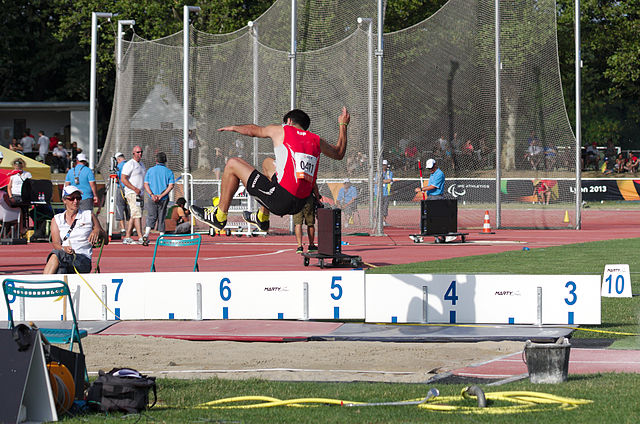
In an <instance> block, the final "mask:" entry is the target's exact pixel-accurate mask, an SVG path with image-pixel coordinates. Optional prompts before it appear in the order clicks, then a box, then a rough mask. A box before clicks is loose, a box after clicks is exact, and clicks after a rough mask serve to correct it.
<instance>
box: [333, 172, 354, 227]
mask: <svg viewBox="0 0 640 424" xmlns="http://www.w3.org/2000/svg"><path fill="white" fill-rule="evenodd" d="M343 183H344V185H343V186H342V187H341V188H340V191H338V197H337V198H336V206H338V207H339V208H340V209H342V213H344V217H345V219H344V221H343V222H344V227H345V228H347V227H349V224H353V214H354V213H355V211H356V208H357V205H358V204H357V203H356V202H357V200H358V190H357V189H356V188H355V187H354V186H353V185H352V184H351V181H350V180H349V178H345V179H344V181H343Z"/></svg>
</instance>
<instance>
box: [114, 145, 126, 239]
mask: <svg viewBox="0 0 640 424" xmlns="http://www.w3.org/2000/svg"><path fill="white" fill-rule="evenodd" d="M113 157H114V158H115V159H116V162H117V163H118V164H117V165H116V175H117V176H118V187H117V188H116V192H115V194H114V200H115V219H116V221H118V222H119V223H120V233H121V237H122V239H124V235H125V232H126V228H127V227H126V225H125V221H128V220H129V210H128V209H127V201H126V200H125V198H124V184H122V168H123V167H124V164H125V163H127V161H126V160H125V158H124V153H122V152H116V154H115V155H113Z"/></svg>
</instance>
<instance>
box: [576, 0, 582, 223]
mask: <svg viewBox="0 0 640 424" xmlns="http://www.w3.org/2000/svg"><path fill="white" fill-rule="evenodd" d="M575 8H576V10H575V13H576V16H575V18H574V19H575V21H576V22H575V25H576V30H575V42H576V230H579V229H581V228H582V210H581V209H580V207H581V205H582V170H581V169H580V168H581V166H580V147H581V146H582V113H581V111H580V109H581V108H580V102H581V91H580V72H581V68H582V54H581V52H580V0H576V6H575Z"/></svg>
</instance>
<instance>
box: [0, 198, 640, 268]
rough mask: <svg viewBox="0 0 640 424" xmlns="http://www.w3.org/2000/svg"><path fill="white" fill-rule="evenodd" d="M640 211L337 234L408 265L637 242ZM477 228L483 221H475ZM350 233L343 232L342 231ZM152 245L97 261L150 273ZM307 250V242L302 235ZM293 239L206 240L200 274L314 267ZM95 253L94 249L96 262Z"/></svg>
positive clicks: (15, 259) (44, 248)
mask: <svg viewBox="0 0 640 424" xmlns="http://www.w3.org/2000/svg"><path fill="white" fill-rule="evenodd" d="M638 222H640V210H618V211H616V210H586V211H585V212H584V216H583V229H582V230H570V229H563V230H496V231H495V234H482V233H480V229H479V228H478V229H475V230H469V231H468V232H469V236H468V238H467V242H466V243H445V244H435V243H434V242H433V240H432V239H430V238H427V239H425V243H421V244H415V243H413V242H412V241H411V240H410V239H409V234H412V233H416V232H418V231H419V230H418V229H417V228H415V229H407V228H398V227H393V226H391V227H385V233H386V234H385V235H384V236H380V237H376V236H350V235H344V234H343V236H342V240H343V241H346V242H348V243H349V245H345V246H342V248H343V252H344V253H346V254H349V255H357V256H360V257H362V260H363V261H364V262H365V263H366V264H370V265H373V266H383V265H393V264H405V263H413V262H420V261H426V260H436V259H449V258H454V257H462V256H472V255H484V254H487V253H498V252H505V251H510V250H521V249H522V247H523V246H527V247H529V248H531V249H534V248H538V247H548V246H558V245H563V244H569V243H581V242H589V241H598V240H611V239H621V238H632V237H640V226H638V225H637V223H638ZM478 224H479V226H481V225H480V224H481V223H480V222H479V223H478ZM347 231H348V230H347ZM345 232H346V231H345ZM153 240H155V236H153V235H152V243H151V244H150V245H149V246H147V247H145V246H139V245H123V244H122V243H121V242H119V241H115V242H113V243H111V244H109V245H108V246H105V248H104V251H103V253H102V258H101V260H100V268H101V270H102V272H103V273H106V272H109V273H119V272H148V271H149V270H150V267H151V260H152V257H153V248H154V245H153ZM304 242H305V245H306V242H307V238H306V235H305V237H304ZM296 246H297V245H296V241H295V237H294V236H291V235H269V236H266V237H261V236H259V237H253V238H248V237H235V236H231V237H226V236H216V237H209V236H208V235H204V236H203V245H202V249H201V251H200V259H199V267H200V271H220V270H223V271H301V270H310V269H311V270H319V268H318V267H317V261H316V260H314V259H312V260H311V266H310V267H308V268H307V267H304V265H303V260H302V257H301V256H300V255H298V254H296V253H295V249H296ZM50 250H51V245H50V244H49V243H32V244H29V245H13V246H0V274H5V275H7V274H37V273H41V272H42V269H43V267H44V264H45V260H46V257H47V255H48V253H49V252H50ZM194 256H195V248H191V247H184V248H171V247H163V248H160V249H159V253H158V258H157V260H156V268H157V270H158V271H191V270H192V269H193V258H194ZM97 257H98V251H95V252H94V264H95V262H96V260H97Z"/></svg>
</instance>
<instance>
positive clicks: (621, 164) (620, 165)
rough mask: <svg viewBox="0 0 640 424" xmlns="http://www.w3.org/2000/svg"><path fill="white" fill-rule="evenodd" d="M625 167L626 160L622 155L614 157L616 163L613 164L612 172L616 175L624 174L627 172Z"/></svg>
mask: <svg viewBox="0 0 640 424" xmlns="http://www.w3.org/2000/svg"><path fill="white" fill-rule="evenodd" d="M626 165H627V159H626V158H625V157H624V155H623V154H622V153H620V154H618V156H617V157H616V161H615V163H614V164H613V171H614V172H616V173H618V174H620V173H622V172H625V171H626V170H627V169H626Z"/></svg>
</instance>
